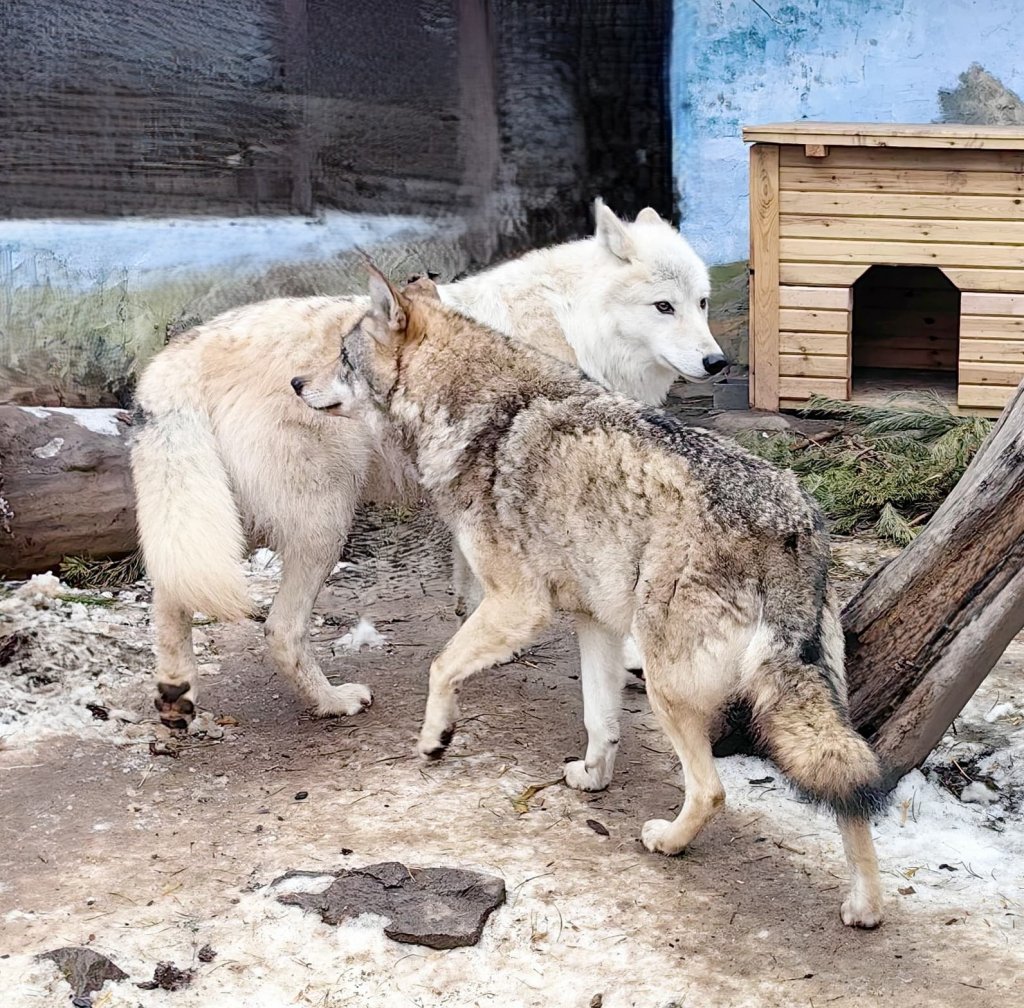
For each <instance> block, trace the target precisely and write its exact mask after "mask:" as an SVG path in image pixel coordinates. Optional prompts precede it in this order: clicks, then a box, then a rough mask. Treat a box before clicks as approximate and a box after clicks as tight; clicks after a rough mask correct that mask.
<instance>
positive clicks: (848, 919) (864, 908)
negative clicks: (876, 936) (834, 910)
mask: <svg viewBox="0 0 1024 1008" xmlns="http://www.w3.org/2000/svg"><path fill="white" fill-rule="evenodd" d="M839 917H840V919H841V920H842V922H843V923H844V924H845V925H846V926H847V927H857V928H864V929H865V930H867V931H870V930H872V929H873V928H876V927H878V925H879V924H881V923H882V904H881V902H880V901H873V900H871V899H869V898H868V897H867V896H865V895H864V894H863V893H855V892H854V893H850V895H849V896H847V897H846V899H845V900H843V905H842V907H841V908H840V910H839Z"/></svg>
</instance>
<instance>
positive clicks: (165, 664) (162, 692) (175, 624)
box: [153, 587, 199, 728]
mask: <svg viewBox="0 0 1024 1008" xmlns="http://www.w3.org/2000/svg"><path fill="white" fill-rule="evenodd" d="M153 625H154V629H155V631H156V690H157V697H156V700H155V706H156V709H157V713H158V714H159V715H160V720H161V721H162V722H163V723H164V724H165V725H167V727H168V728H187V727H188V726H189V724H190V723H191V722H192V719H193V717H195V711H196V703H197V701H198V695H199V667H198V665H197V664H196V656H195V651H194V650H193V649H192V613H191V612H190V611H189V610H187V609H183V608H181V606H179V605H178V604H177V603H175V602H172V601H171V600H170V599H168V598H167V596H166V594H165V593H164V592H163V591H161V590H160V588H159V587H154V589H153Z"/></svg>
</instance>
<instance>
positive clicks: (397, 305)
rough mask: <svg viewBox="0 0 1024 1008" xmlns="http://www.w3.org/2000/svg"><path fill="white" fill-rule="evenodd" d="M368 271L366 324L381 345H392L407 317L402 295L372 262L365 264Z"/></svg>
mask: <svg viewBox="0 0 1024 1008" xmlns="http://www.w3.org/2000/svg"><path fill="white" fill-rule="evenodd" d="M366 266H367V269H368V270H369V272H370V305H371V310H370V315H369V318H368V322H369V323H370V324H369V325H367V326H366V328H367V330H368V331H369V333H370V335H371V336H372V337H373V338H374V339H375V340H376V341H377V342H378V343H380V344H382V345H383V346H393V345H394V343H395V342H396V337H397V335H398V334H399V333H401V332H404V330H405V326H406V323H407V322H408V318H407V316H406V313H405V302H404V299H403V298H402V295H401V294H399V293H398V291H397V290H395V288H394V287H392V286H391V281H390V280H388V278H387V277H386V276H384V274H383V273H381V271H380V270H379V269H377V267H376V266H374V265H373V263H367V264H366Z"/></svg>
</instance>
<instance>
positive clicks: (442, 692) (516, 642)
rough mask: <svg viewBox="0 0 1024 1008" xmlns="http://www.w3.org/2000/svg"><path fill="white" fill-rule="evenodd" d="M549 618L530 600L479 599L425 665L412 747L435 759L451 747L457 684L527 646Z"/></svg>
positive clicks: (541, 608) (542, 607) (508, 598)
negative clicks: (423, 698) (422, 707)
mask: <svg viewBox="0 0 1024 1008" xmlns="http://www.w3.org/2000/svg"><path fill="white" fill-rule="evenodd" d="M550 619H551V612H550V609H548V608H546V607H544V606H542V605H539V604H537V603H536V602H535V601H533V602H532V603H531V601H526V602H524V601H523V600H521V599H518V598H516V597H510V596H504V595H503V596H495V595H488V596H485V597H484V600H483V601H482V602H481V603H480V605H479V606H478V607H477V608H476V609H475V610H474V611H473V613H472V615H471V616H470V617H469V619H467V620H466V622H465V623H463V624H462V626H461V627H459V629H458V630H456V632H455V635H454V636H453V637H452V639H451V640H450V641H448V643H447V644H446V645H445V647H444V650H443V651H442V652H441V653H440V654H439V655H438V656H437V657H436V658H435V659H434V661H433V663H432V664H431V666H430V687H429V691H428V693H427V709H426V713H425V714H424V716H423V728H422V729H421V731H420V740H419V746H418V748H419V751H420V754H421V755H423V756H427V757H430V758H436V757H438V756H441V755H442V754H443V753H444V751H445V749H446V748H447V747H448V744H449V743H450V742H451V740H452V737H453V736H454V734H455V719H456V718H457V717H458V704H457V702H456V695H457V687H458V685H459V683H460V682H462V680H463V679H465V678H467V677H468V676H471V675H473V673H474V672H480V671H481V670H482V669H485V668H489V667H490V666H491V665H495V664H497V663H498V662H502V661H505V660H507V659H508V658H510V657H511V656H512V655H513V654H514V653H515V652H516V651H519V650H521V649H522V648H524V647H528V646H529V645H530V644H531V643H532V642H533V641H534V639H535V638H536V636H537V634H538V633H539V632H540V630H542V629H543V628H544V627H545V626H546V625H547V624H548V622H549V621H550Z"/></svg>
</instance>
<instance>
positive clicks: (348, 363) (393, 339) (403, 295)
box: [291, 264, 441, 417]
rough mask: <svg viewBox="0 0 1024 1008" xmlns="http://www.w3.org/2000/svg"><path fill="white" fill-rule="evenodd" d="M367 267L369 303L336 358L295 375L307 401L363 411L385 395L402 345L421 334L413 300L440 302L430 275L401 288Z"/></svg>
mask: <svg viewBox="0 0 1024 1008" xmlns="http://www.w3.org/2000/svg"><path fill="white" fill-rule="evenodd" d="M368 268H369V272H370V281H369V293H370V308H369V311H367V312H366V314H365V315H363V317H362V318H361V319H360V320H359V321H358V322H357V323H356V324H355V326H354V327H353V328H352V329H350V330H349V332H348V333H346V334H344V335H343V336H342V339H341V354H340V356H339V357H338V359H337V360H335V361H333V362H332V363H331V364H330V365H328V366H327V367H325V368H321V369H320V370H319V371H317V372H315V373H314V374H312V375H299V376H296V377H295V378H293V379H292V381H291V385H292V388H293V389H294V390H295V393H296V394H297V395H298V396H300V397H301V398H302V400H303V402H305V403H306V405H307V406H311V407H312V408H313V409H316V410H320V411H321V412H323V413H330V414H331V415H333V416H345V417H352V416H356V415H361V414H363V413H364V411H365V410H366V408H367V407H368V406H371V405H372V404H373V403H374V402H377V403H382V402H384V401H386V400H387V398H388V394H389V392H390V391H391V390H392V389H393V388H394V386H395V384H396V382H397V381H398V369H399V364H400V359H401V351H402V349H403V347H404V346H406V345H408V344H409V343H414V342H417V341H418V339H419V338H420V337H419V335H418V333H419V328H418V325H417V320H416V319H415V318H414V312H413V308H414V305H416V304H419V305H421V306H422V305H423V303H424V302H428V303H429V302H435V303H436V304H437V306H438V307H440V303H441V298H440V295H439V294H438V292H437V287H436V285H435V284H434V282H433V280H431V279H430V278H429V277H417V278H413V279H411V280H410V281H409V282H408V283H407V284H406V285H405V287H404V288H403V290H402V291H399V290H398V289H397V288H396V287H394V286H393V285H392V284H391V283H390V281H389V280H388V279H387V278H386V277H385V276H384V274H383V273H381V272H380V270H378V269H377V268H376V267H375V266H373V265H372V264H370V265H369V266H368ZM428 311H429V309H428ZM421 314H422V311H421Z"/></svg>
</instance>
